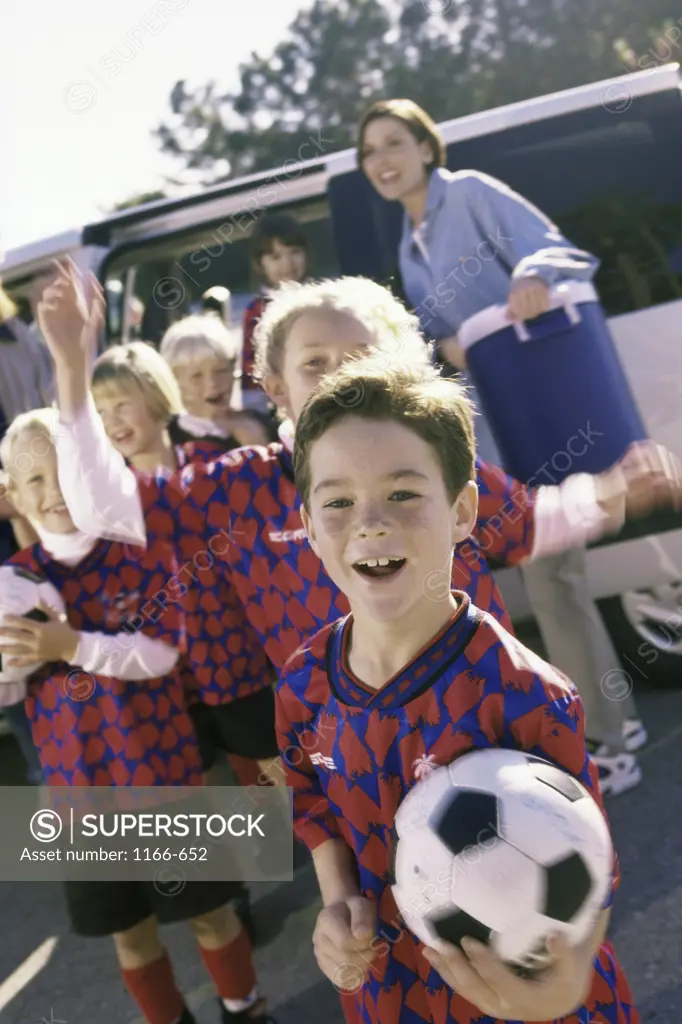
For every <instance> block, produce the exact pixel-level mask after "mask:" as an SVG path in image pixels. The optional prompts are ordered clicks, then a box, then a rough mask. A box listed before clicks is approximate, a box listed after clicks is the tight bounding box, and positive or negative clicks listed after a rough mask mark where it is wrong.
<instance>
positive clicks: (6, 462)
mask: <svg viewBox="0 0 682 1024" xmlns="http://www.w3.org/2000/svg"><path fill="white" fill-rule="evenodd" d="M29 431H30V432H32V433H35V434H40V436H41V437H42V438H44V439H45V441H47V443H48V445H54V443H55V438H56V436H57V433H58V432H59V411H58V410H57V409H55V408H54V406H50V407H49V408H45V409H32V410H31V411H30V412H22V413H19V415H18V416H15V417H14V419H13V420H12V422H11V423H10V425H9V427H8V428H7V431H6V433H5V436H4V437H3V439H2V442H0V462H1V463H2V467H3V470H4V481H5V482H6V483H7V485H8V486H9V487H10V488H11V486H12V484H13V483H14V481H15V479H16V471H17V470H19V471H20V472H21V471H22V466H20V465H18V464H15V460H14V448H15V445H16V443H17V441H18V440H19V438H20V437H21V435H22V434H26V433H28V432H29ZM31 453H32V454H33V456H35V458H39V457H40V456H41V455H43V456H44V455H46V454H47V447H46V445H45V444H41V446H40V448H39V449H36V450H35V451H34V450H33V445H31ZM27 454H28V453H27ZM29 457H30V456H29ZM29 468H30V467H29V466H28V465H26V466H24V467H23V469H24V470H25V471H28V469H29Z"/></svg>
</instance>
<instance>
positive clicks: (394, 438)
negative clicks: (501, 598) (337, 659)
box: [301, 415, 477, 628]
mask: <svg viewBox="0 0 682 1024" xmlns="http://www.w3.org/2000/svg"><path fill="white" fill-rule="evenodd" d="M309 470H310V498H309V508H308V510H306V509H302V510H301V514H302V516H303V521H304V525H305V527H306V530H307V531H308V535H309V537H310V541H311V544H312V546H313V548H314V549H315V551H316V553H317V554H318V555H319V557H320V558H321V559H322V562H323V563H324V566H325V568H326V570H327V572H328V573H329V575H330V576H331V578H332V579H333V580H334V582H335V583H336V585H337V586H338V587H339V588H340V589H341V590H342V591H343V592H344V593H345V594H346V596H347V598H348V600H349V602H350V605H351V608H352V610H353V614H354V615H355V617H356V618H357V617H359V616H363V617H364V618H365V619H370V620H373V621H376V622H396V621H398V620H404V621H405V623H406V625H408V624H409V623H414V621H415V617H416V616H418V617H419V620H420V621H422V622H423V621H428V620H429V619H430V618H432V617H436V618H437V617H438V615H439V614H442V608H441V607H437V606H438V605H439V604H442V600H445V599H447V595H448V593H449V587H448V586H447V585H445V586H439V587H437V588H435V589H434V588H433V587H431V586H430V581H433V580H434V579H435V578H438V579H439V580H440V581H442V582H444V583H445V584H447V581H449V576H450V572H451V562H452V551H453V547H454V545H455V544H457V543H459V542H460V541H462V540H464V539H465V538H466V537H468V536H469V534H470V533H471V530H472V529H473V526H474V523H475V520H476V511H477V492H476V487H475V485H474V484H471V483H470V484H467V485H465V487H464V488H463V490H462V491H461V492H460V494H459V495H458V496H457V497H456V498H455V499H454V502H453V500H452V499H451V497H450V496H449V495H448V493H447V490H446V486H445V481H444V478H443V470H442V468H441V465H440V463H439V461H438V456H437V455H436V452H435V451H434V450H433V449H432V447H431V446H430V445H429V444H428V443H427V442H426V441H424V440H423V439H422V438H421V437H420V436H419V435H418V434H416V433H415V432H414V431H413V430H410V429H409V428H408V427H406V426H403V425H402V424H401V423H398V422H395V421H393V420H367V419H363V418H361V417H359V416H352V415H350V416H348V417H347V418H346V419H343V420H341V421H339V422H337V423H336V424H334V425H333V426H332V427H331V428H330V429H329V430H328V431H327V432H326V433H325V434H323V436H322V437H321V438H319V440H317V441H316V442H315V443H314V444H313V445H312V448H311V451H310V461H309ZM436 593H437V594H438V600H437V601H434V594H436ZM436 628H438V627H436Z"/></svg>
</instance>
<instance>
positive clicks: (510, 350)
mask: <svg viewBox="0 0 682 1024" xmlns="http://www.w3.org/2000/svg"><path fill="white" fill-rule="evenodd" d="M459 341H460V344H461V345H462V348H463V349H464V350H465V351H466V356H467V370H468V373H469V376H470V377H471V380H472V383H473V384H475V386H476V388H477V390H478V394H479V399H480V404H481V412H482V413H484V415H485V417H486V419H487V421H488V425H489V427H490V430H491V433H492V435H493V437H494V438H495V442H496V444H497V446H498V448H499V451H500V454H501V456H502V462H503V465H504V468H505V469H506V471H507V472H508V473H511V474H512V476H514V477H516V479H517V480H522V481H524V482H527V481H532V482H533V483H534V484H536V485H537V486H540V485H541V484H548V483H552V482H553V481H554V482H557V483H558V482H560V481H561V480H565V479H566V477H568V476H571V475H572V474H573V473H599V472H601V471H602V470H604V469H608V468H609V467H610V466H612V465H613V464H614V463H615V462H617V461H618V459H619V458H620V457H621V456H622V455H623V454H624V452H625V450H626V449H627V448H628V446H629V445H630V444H631V443H632V442H633V441H641V440H644V439H645V438H646V436H647V435H646V431H645V429H644V425H643V423H642V419H641V417H640V414H639V411H638V409H637V406H636V405H635V401H634V398H633V395H632V392H631V390H630V386H629V384H628V382H627V380H626V377H625V373H624V372H623V367H622V366H621V363H620V360H619V359H618V356H617V354H616V350H615V347H614V344H613V340H612V338H611V334H610V333H609V329H608V326H607V323H606V318H605V316H604V313H603V311H602V308H601V305H600V303H599V297H598V295H597V292H596V291H595V289H594V287H593V286H592V285H591V284H587V283H584V282H566V283H565V284H561V285H558V286H557V287H556V288H554V289H553V291H552V307H551V309H550V310H549V311H548V312H547V313H543V314H542V316H539V317H537V318H536V319H535V320H531V321H527V322H525V323H512V322H511V321H510V320H509V319H508V317H507V312H506V306H490V307H489V308H488V309H484V310H482V312H480V313H477V314H476V316H473V317H471V318H470V319H469V320H467V321H466V322H465V323H464V324H463V325H462V327H461V328H460V331H459Z"/></svg>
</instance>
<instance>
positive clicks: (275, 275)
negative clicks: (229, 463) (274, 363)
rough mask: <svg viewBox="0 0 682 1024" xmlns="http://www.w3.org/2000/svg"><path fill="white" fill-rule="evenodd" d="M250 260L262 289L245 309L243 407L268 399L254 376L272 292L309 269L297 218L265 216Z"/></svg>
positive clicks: (258, 229)
mask: <svg viewBox="0 0 682 1024" xmlns="http://www.w3.org/2000/svg"><path fill="white" fill-rule="evenodd" d="M251 261H252V265H253V269H254V271H255V273H256V275H257V276H258V279H259V281H260V282H261V291H260V294H259V295H257V296H256V297H255V299H252V300H251V302H250V303H249V304H248V306H247V307H246V309H245V310H244V340H243V348H242V398H243V403H244V406H245V407H246V408H252V407H253V406H256V407H262V406H263V404H264V403H266V401H267V400H266V398H265V395H264V394H263V390H262V388H261V387H260V385H259V383H258V381H257V380H256V379H255V378H254V375H253V369H254V362H255V348H254V344H253V333H254V331H255V329H256V326H257V324H258V322H259V320H260V318H261V317H262V315H263V311H264V310H265V307H266V306H267V304H268V302H269V301H270V299H271V298H272V293H273V292H274V291H276V290H277V289H278V288H279V287H280V285H282V284H284V283H286V282H288V281H296V282H301V281H303V280H304V278H305V277H306V274H307V271H308V246H307V243H306V240H305V237H304V235H303V232H302V230H301V227H300V225H299V224H298V221H296V220H295V219H294V218H293V217H290V216H289V215H288V214H270V215H268V216H266V217H264V218H263V219H262V221H261V222H260V224H259V225H258V227H257V228H256V230H255V231H254V233H253V236H252V239H251Z"/></svg>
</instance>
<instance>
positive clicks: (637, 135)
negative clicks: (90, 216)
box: [0, 64, 682, 685]
mask: <svg viewBox="0 0 682 1024" xmlns="http://www.w3.org/2000/svg"><path fill="white" fill-rule="evenodd" d="M681 126H682V86H681V83H680V76H679V68H678V65H676V64H668V65H663V66H661V67H658V68H655V69H653V70H647V71H644V72H641V73H637V74H632V75H629V76H623V77H620V78H617V79H610V80H608V81H604V82H599V83H597V84H594V85H588V86H583V87H580V88H577V89H569V90H566V91H564V92H559V93H555V94H553V95H550V96H544V97H540V98H538V99H535V100H530V101H526V102H523V103H516V104H512V105H510V106H506V107H500V108H497V109H495V110H489V111H485V112H483V113H480V114H474V115H471V116H469V117H463V118H458V119H456V120H453V121H448V122H445V123H444V124H442V125H441V126H440V127H441V130H442V132H443V135H444V137H445V141H446V143H447V151H448V166H449V167H450V168H451V169H457V168H467V167H471V168H475V169H477V170H480V171H485V172H487V173H489V174H492V175H494V176H495V177H497V178H500V179H501V180H503V181H505V182H507V183H508V184H509V185H510V186H512V187H513V188H515V189H516V190H517V191H519V192H520V193H521V194H523V195H525V196H527V197H528V198H529V199H530V200H532V201H533V202H534V203H536V204H537V205H538V206H539V207H540V208H541V209H542V210H544V211H545V212H546V213H547V214H548V215H549V216H551V217H552V218H554V219H555V220H557V222H558V223H559V224H560V226H561V228H562V230H563V231H564V233H565V234H566V235H567V236H568V237H569V238H570V239H571V240H572V241H573V242H574V243H575V244H576V245H579V246H581V247H583V248H586V249H588V250H590V251H592V252H594V253H595V254H596V255H597V256H598V257H599V258H600V259H601V261H602V265H601V268H600V271H599V273H598V276H597V279H596V283H597V286H598V288H599V291H600V294H601V297H602V301H603V303H604V306H605V309H606V312H607V315H608V316H609V319H610V325H611V329H612V332H613V335H614V337H615V341H616V345H617V348H618V351H619V354H620V357H621V359H622V361H623V364H624V367H625V370H626V373H627V375H628V378H629V380H630V383H631V385H632V389H633V392H634V395H635V398H636V400H637V403H638V405H639V407H640V410H641V412H642V415H643V417H644V420H645V422H646V425H647V428H648V430H649V432H650V434H651V435H652V436H653V437H655V438H656V439H657V440H660V441H661V442H662V443H663V444H666V445H667V446H668V447H669V448H671V449H672V450H673V451H675V452H676V453H677V454H678V455H679V456H680V457H682V131H680V127H681ZM315 142H316V143H317V148H318V149H319V150H321V151H323V152H324V150H325V149H326V148H329V149H330V150H331V149H332V148H333V140H332V139H325V138H323V137H320V138H319V139H317V140H315ZM265 210H270V211H274V210H277V211H278V212H290V213H292V214H293V215H295V216H296V217H297V219H298V220H299V222H300V223H301V225H302V227H303V230H304V232H305V235H306V238H307V240H308V242H309V245H310V250H311V254H312V259H311V271H312V273H313V274H314V275H315V276H316V277H322V276H334V275H337V274H339V273H344V274H364V275H367V276H369V277H372V278H374V279H375V280H379V281H387V280H388V279H389V278H391V277H392V276H393V275H394V272H395V264H396V250H397V240H398V235H399V230H400V210H399V209H398V207H397V205H396V204H388V203H385V202H384V201H383V200H381V199H380V198H379V197H378V196H377V195H376V193H375V192H374V191H373V190H372V189H371V188H370V187H369V185H368V184H367V182H366V181H365V179H364V178H363V176H362V175H361V174H360V173H359V172H358V170H357V165H356V155H355V151H354V150H344V151H342V152H335V153H334V152H331V151H330V152H329V153H328V154H326V155H322V156H320V157H319V158H318V159H315V160H309V161H306V162H303V163H291V164H289V165H287V166H286V167H285V168H283V169H281V170H275V171H271V172H268V173H263V174H257V175H253V176H250V177H247V178H241V179H238V180H234V181H229V182H227V183H225V184H223V185H219V186H216V187H214V188H211V189H207V190H204V191H203V192H200V193H198V194H196V195H192V196H190V197H185V198H181V199H169V200H162V201H159V202H155V203H150V204H148V205H146V206H142V207H139V208H136V209H131V210H126V211H124V212H121V213H118V214H115V215H113V216H110V217H108V218H107V219H105V220H102V221H101V222H99V223H96V224H89V225H87V226H86V227H84V228H82V229H80V230H78V231H74V232H71V233H69V234H67V235H62V236H59V237H57V238H53V239H48V240H46V241H43V242H40V243H36V244H34V245H29V246H25V247H23V248H20V249H16V250H13V251H10V252H8V253H7V254H6V258H5V261H4V264H3V265H2V266H1V267H0V274H1V275H2V278H3V283H4V285H5V287H6V288H7V289H8V290H9V292H10V293H11V294H12V295H13V296H14V297H15V298H17V299H19V300H21V299H22V297H24V296H25V295H26V294H27V292H28V288H29V286H30V283H31V280H32V278H33V277H34V276H35V274H36V273H37V272H39V271H40V270H41V269H44V268H45V266H46V265H47V264H48V263H49V262H50V260H51V259H53V258H54V257H55V256H60V255H65V254H67V253H69V254H71V255H72V256H73V257H74V259H76V261H77V262H78V263H79V264H80V265H81V266H83V267H89V268H91V269H93V270H94V271H95V272H96V273H97V275H98V277H99V278H100V280H101V281H102V283H103V284H104V285H105V286H106V288H107V289H108V292H109V295H110V297H111V298H112V300H113V299H115V298H116V297H117V296H118V297H120V298H121V299H126V298H128V297H130V296H132V295H135V296H137V297H138V298H139V299H140V300H141V301H142V303H143V304H144V307H145V314H144V320H143V330H142V336H143V337H145V338H146V339H148V340H150V341H152V342H156V341H158V339H159V338H160V337H161V335H162V333H163V331H164V330H165V328H166V327H167V326H168V324H169V323H170V322H171V321H173V320H174V319H177V318H178V317H179V316H182V315H184V314H185V313H186V312H187V311H188V310H189V308H190V306H191V304H192V303H193V302H194V301H196V300H197V299H198V298H199V296H201V295H202V294H203V292H205V291H206V290H207V289H208V288H210V287H212V286H214V285H224V286H227V287H228V288H229V289H230V291H231V292H232V296H233V315H234V317H235V323H238V322H239V320H240V317H241V312H242V310H243V308H244V306H245V305H246V303H247V302H248V301H249V299H250V298H251V296H252V295H253V293H254V289H255V282H254V281H253V280H252V278H251V270H250V261H249V238H250V234H251V231H252V228H253V225H254V223H255V222H256V220H257V219H258V217H259V216H260V215H261V214H262V213H263V212H264V211H265ZM127 308H128V304H127V302H125V301H111V302H110V309H109V317H108V320H109V322H108V323H107V327H106V341H105V343H107V344H111V343H115V342H116V341H119V340H121V339H125V338H126V337H127V336H128V328H129V325H128V323H127V315H126V310H127ZM588 563H589V576H590V583H591V587H592V590H593V593H594V595H595V597H596V598H597V599H599V600H600V607H601V609H602V612H603V614H604V617H605V620H606V622H607V625H608V627H609V629H610V630H611V633H612V635H613V637H614V639H615V641H616V646H617V648H618V650H619V653H620V656H621V659H622V662H623V667H624V669H625V670H626V671H627V672H628V673H629V674H630V676H631V677H632V680H633V682H634V684H635V685H637V684H642V685H644V684H647V683H649V684H656V685H676V684H677V682H678V679H682V676H681V675H680V672H681V670H682V582H681V581H682V517H680V516H679V515H673V514H672V513H671V514H659V515H656V516H653V517H650V518H648V519H647V520H645V521H642V522H641V523H639V524H637V526H636V527H634V528H633V527H632V526H630V525H628V526H627V527H626V529H625V530H624V531H623V533H622V534H620V535H619V537H618V538H617V539H616V540H615V541H613V542H609V543H605V544H599V545H596V546H594V547H593V548H592V549H591V550H590V553H589V558H588ZM498 578H499V581H500V584H501V586H502V589H503V591H504V594H505V597H506V599H507V601H508V604H509V607H510V611H511V613H512V616H513V618H514V619H515V620H516V621H522V620H523V619H524V618H527V617H528V616H529V615H530V614H531V613H530V608H529V606H528V603H527V600H526V597H525V592H524V589H523V585H522V583H521V579H520V575H519V573H518V572H517V571H516V570H509V569H507V570H501V571H500V572H499V573H498Z"/></svg>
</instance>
